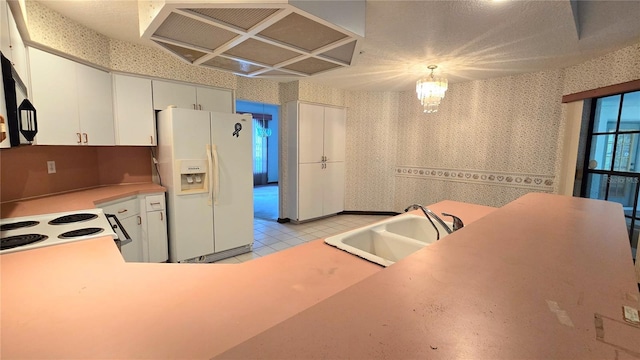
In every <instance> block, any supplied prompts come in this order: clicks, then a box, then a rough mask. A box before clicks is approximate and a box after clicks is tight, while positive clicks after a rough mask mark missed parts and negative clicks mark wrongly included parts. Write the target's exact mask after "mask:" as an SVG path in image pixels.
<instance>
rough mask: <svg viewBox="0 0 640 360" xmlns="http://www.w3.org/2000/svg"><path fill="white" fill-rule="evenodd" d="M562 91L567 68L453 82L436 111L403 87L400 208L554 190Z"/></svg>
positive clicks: (494, 200) (502, 199)
mask: <svg viewBox="0 0 640 360" xmlns="http://www.w3.org/2000/svg"><path fill="white" fill-rule="evenodd" d="M561 97H562V71H561V70H556V71H550V72H540V73H534V74H524V75H518V76H509V77H503V78H497V79H490V80H483V81H470V82H464V83H456V84H452V85H451V86H450V88H449V90H448V91H447V93H446V96H445V98H444V100H443V101H442V103H441V104H440V107H439V109H438V112H437V113H435V114H424V113H423V112H422V109H421V106H420V104H419V101H418V99H416V97H415V95H414V93H413V91H408V92H403V93H402V94H401V96H400V107H399V116H398V128H399V130H398V138H399V139H402V141H399V142H398V152H397V165H398V167H397V169H396V182H395V193H396V204H395V209H396V210H398V209H400V208H404V207H406V206H407V205H409V204H410V203H412V202H419V203H426V204H429V203H433V202H437V201H440V200H443V199H455V200H462V201H464V200H467V201H469V200H470V199H473V202H475V203H480V204H485V205H493V206H501V205H504V204H506V203H508V202H509V201H512V200H514V198H515V197H517V196H519V195H523V194H526V193H527V192H529V191H532V190H535V191H547V192H551V191H553V190H554V174H555V173H556V161H555V160H556V152H557V146H558V136H559V135H560V133H561V132H560V123H561V120H562V118H561V113H562V110H561V104H560V99H561ZM405 170H406V171H405ZM416 171H417V173H416ZM443 182H446V183H443ZM472 184H473V185H472ZM471 185H472V186H471ZM407 189H411V191H407ZM507 189H508V190H507Z"/></svg>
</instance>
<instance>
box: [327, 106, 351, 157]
mask: <svg viewBox="0 0 640 360" xmlns="http://www.w3.org/2000/svg"><path fill="white" fill-rule="evenodd" d="M346 121H347V112H346V110H345V109H343V108H334V107H325V108H324V156H325V161H327V162H337V161H344V153H345V132H346Z"/></svg>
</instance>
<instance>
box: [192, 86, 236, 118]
mask: <svg viewBox="0 0 640 360" xmlns="http://www.w3.org/2000/svg"><path fill="white" fill-rule="evenodd" d="M196 93H197V99H198V110H205V111H216V112H223V113H229V114H232V113H233V93H232V92H231V91H229V90H222V89H212V88H205V87H197V88H196Z"/></svg>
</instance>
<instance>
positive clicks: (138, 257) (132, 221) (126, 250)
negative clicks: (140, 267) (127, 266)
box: [116, 215, 144, 262]
mask: <svg viewBox="0 0 640 360" xmlns="http://www.w3.org/2000/svg"><path fill="white" fill-rule="evenodd" d="M118 220H120V223H122V226H123V227H124V228H125V230H127V233H128V234H129V237H131V240H132V241H131V242H130V243H128V244H124V245H122V247H121V249H120V251H122V257H123V258H124V261H126V262H144V256H143V246H144V244H143V242H142V237H141V230H140V224H141V223H142V220H141V218H140V216H138V215H136V216H130V217H128V218H126V219H120V218H118ZM116 234H118V237H119V238H120V239H121V240H123V239H124V235H123V234H122V232H121V231H120V230H119V229H116Z"/></svg>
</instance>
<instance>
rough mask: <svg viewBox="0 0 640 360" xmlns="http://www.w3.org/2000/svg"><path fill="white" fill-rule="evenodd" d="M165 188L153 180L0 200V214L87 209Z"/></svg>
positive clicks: (162, 190) (9, 216)
mask: <svg viewBox="0 0 640 360" xmlns="http://www.w3.org/2000/svg"><path fill="white" fill-rule="evenodd" d="M165 191H166V189H165V188H164V187H162V186H160V185H157V184H154V183H143V184H123V185H107V186H100V187H96V188H92V189H84V190H78V191H72V192H68V193H63V194H56V195H49V196H43V197H38V198H33V199H25V200H16V201H11V202H6V203H2V204H0V217H1V218H11V217H20V216H27V215H39V214H47V213H56V212H63V211H71V210H82V209H91V208H95V207H96V203H101V202H107V201H111V200H116V199H119V198H123V197H127V196H132V195H138V194H148V193H157V192H165Z"/></svg>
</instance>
